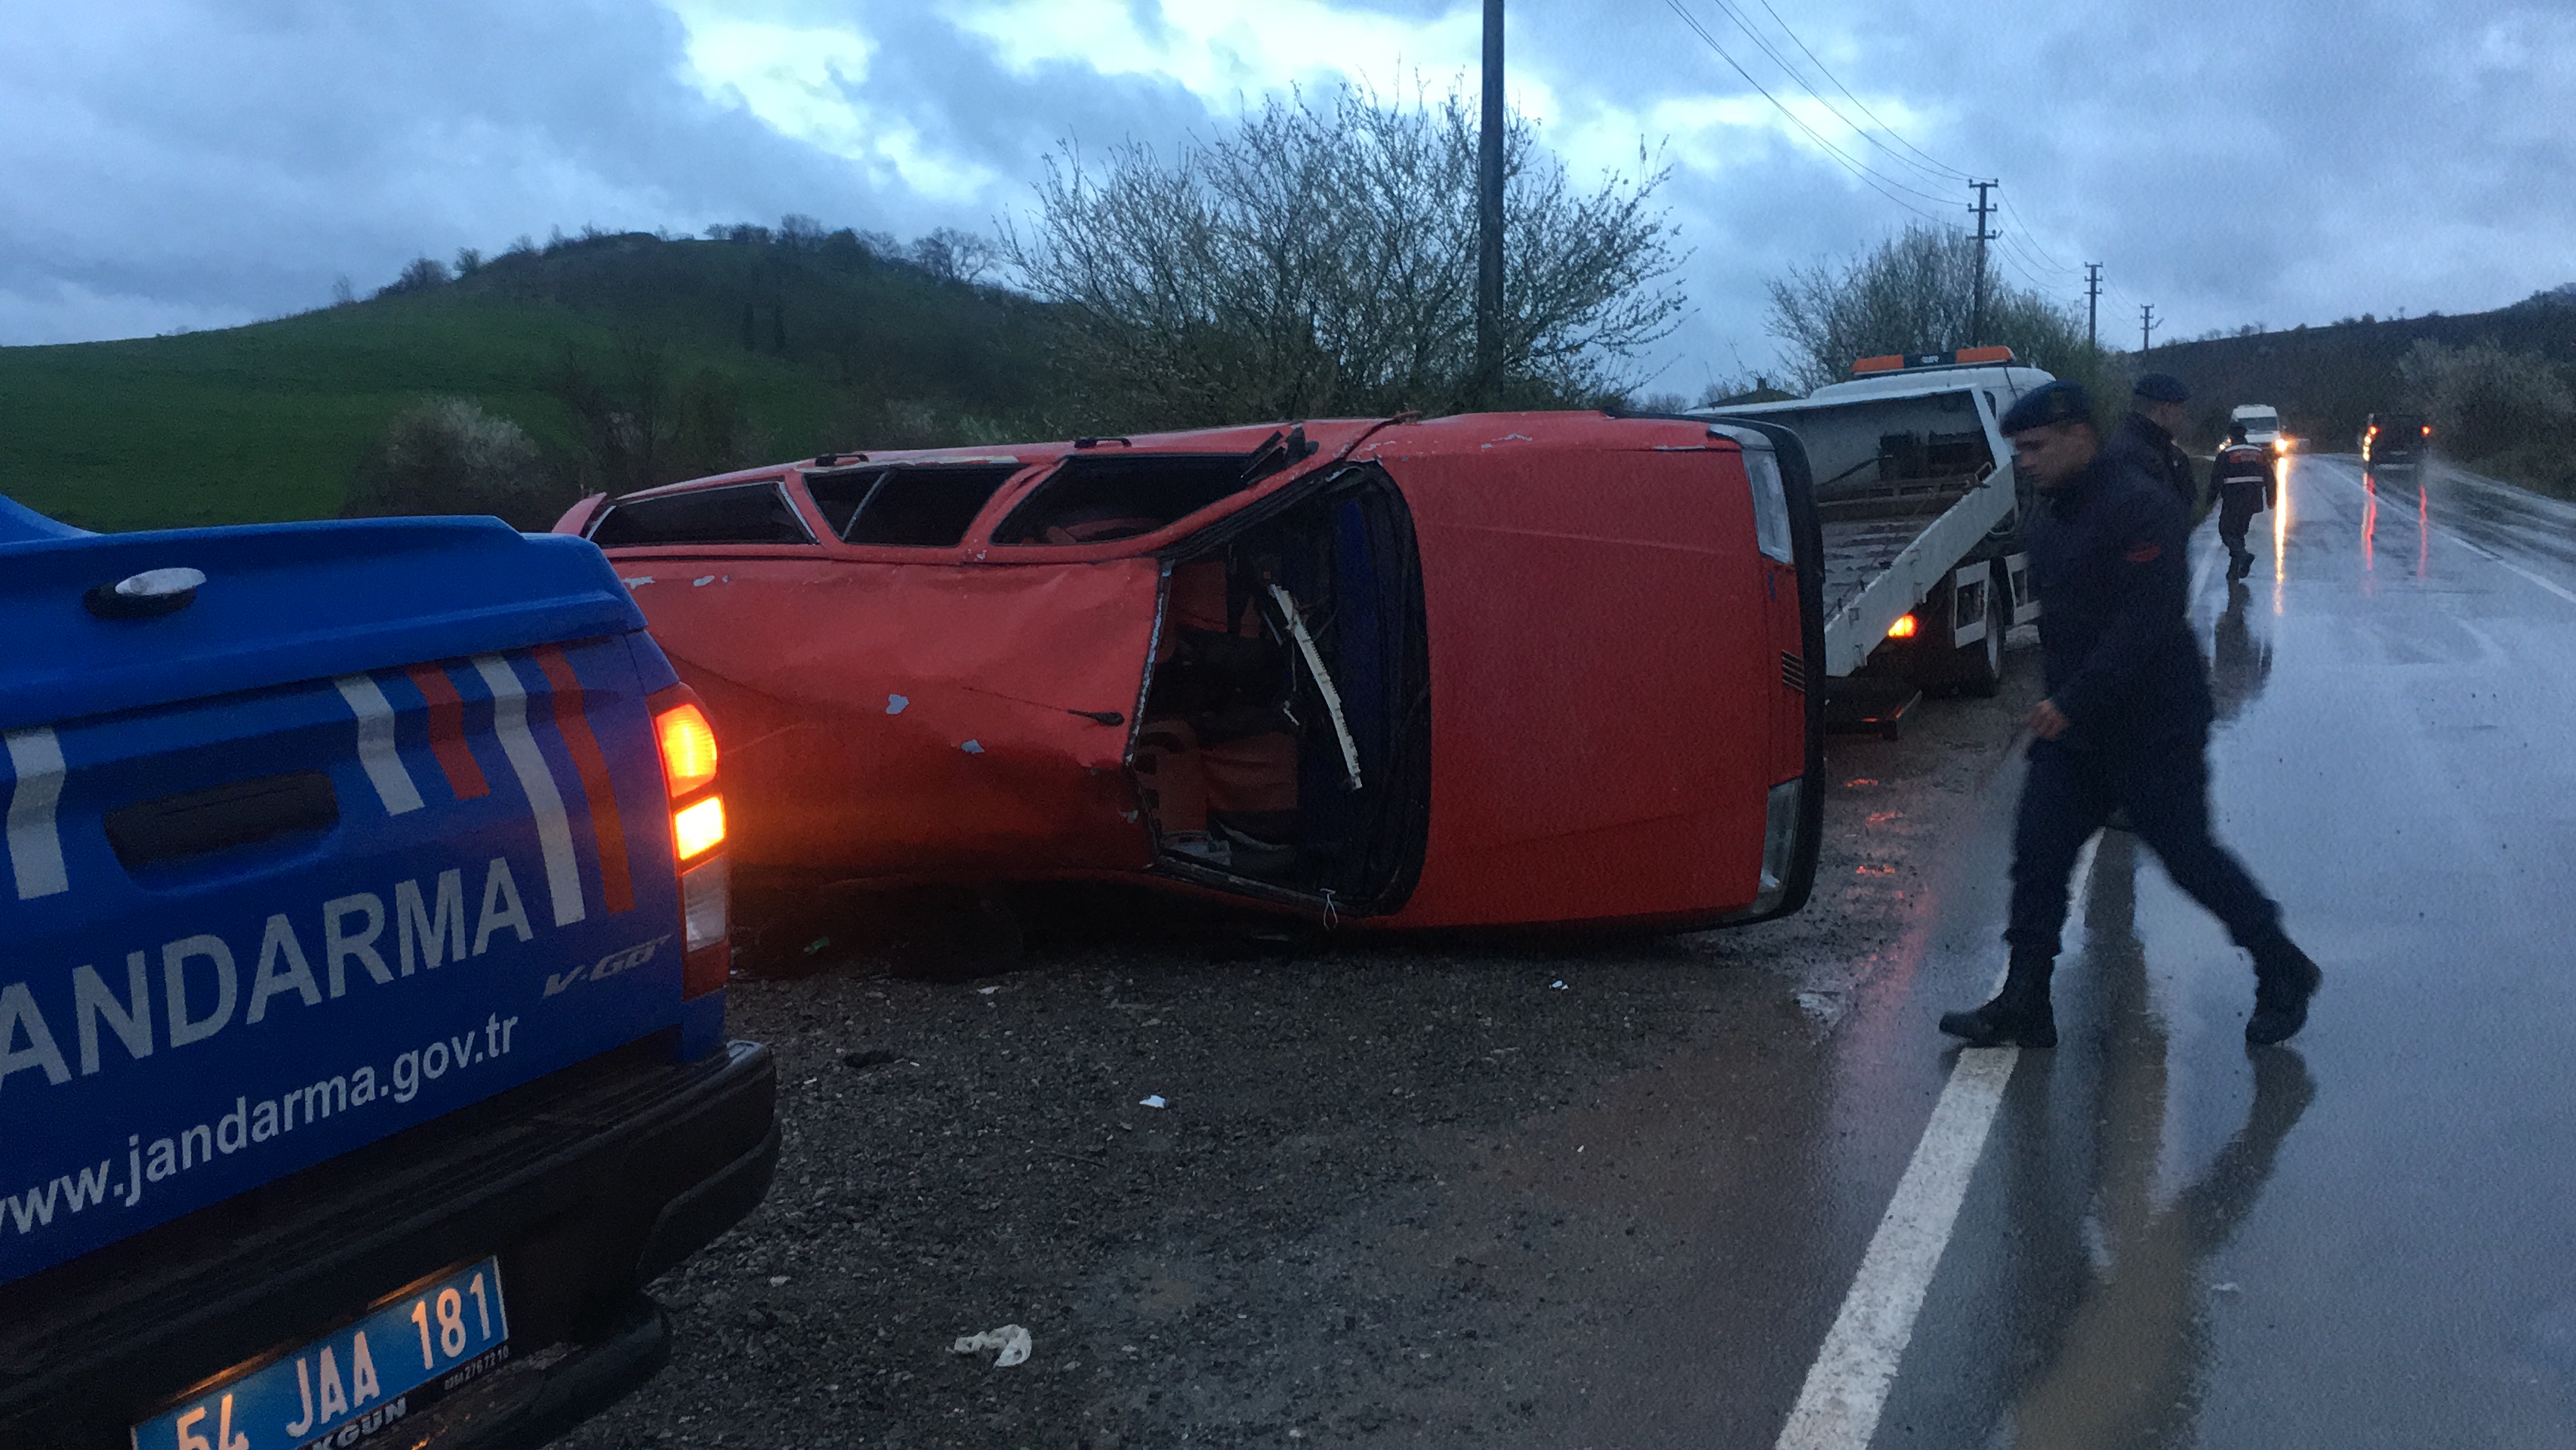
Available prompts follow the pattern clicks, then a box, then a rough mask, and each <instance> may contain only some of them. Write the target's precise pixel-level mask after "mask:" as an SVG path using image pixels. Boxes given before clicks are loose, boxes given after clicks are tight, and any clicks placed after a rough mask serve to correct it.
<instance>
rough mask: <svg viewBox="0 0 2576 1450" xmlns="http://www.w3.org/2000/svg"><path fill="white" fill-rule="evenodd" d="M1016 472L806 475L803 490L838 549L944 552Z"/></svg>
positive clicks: (972, 467) (998, 467)
mask: <svg viewBox="0 0 2576 1450" xmlns="http://www.w3.org/2000/svg"><path fill="white" fill-rule="evenodd" d="M1017 472H1019V465H1018V464H1016V463H1002V464H994V463H981V464H968V465H964V466H950V467H940V466H937V465H922V466H914V467H908V468H858V469H850V470H847V471H845V472H840V473H826V474H811V473H809V474H807V475H806V476H805V490H806V492H808V493H810V494H812V495H813V496H814V507H815V508H817V509H819V510H821V511H822V514H823V520H824V522H826V523H828V524H830V525H831V526H832V532H834V533H836V534H838V535H840V536H841V540H842V542H844V543H850V544H870V545H879V546H887V547H897V548H905V547H908V548H923V549H949V548H955V547H956V546H957V545H958V544H959V543H961V542H963V541H964V540H965V538H966V530H967V528H968V527H969V526H970V525H972V524H973V523H974V522H975V516H976V515H977V514H979V513H982V512H983V511H984V505H985V504H986V503H988V502H990V501H991V500H992V497H993V495H994V493H995V492H996V491H998V490H999V489H1000V488H1001V486H1002V485H1003V484H1005V483H1007V482H1009V481H1010V478H1011V475H1012V474H1014V473H1017Z"/></svg>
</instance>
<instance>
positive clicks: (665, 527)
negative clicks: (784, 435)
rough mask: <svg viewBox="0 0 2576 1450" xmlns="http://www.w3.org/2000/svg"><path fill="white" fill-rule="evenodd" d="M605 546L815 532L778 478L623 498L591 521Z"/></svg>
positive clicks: (785, 540)
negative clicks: (594, 520) (597, 518)
mask: <svg viewBox="0 0 2576 1450" xmlns="http://www.w3.org/2000/svg"><path fill="white" fill-rule="evenodd" d="M590 541H591V542H592V543H594V544H597V545H599V546H600V547H601V548H603V549H620V548H625V549H632V548H646V547H651V546H653V545H656V544H810V543H812V542H814V535H813V534H812V533H811V532H810V531H808V530H807V529H806V527H805V520H804V519H803V518H801V517H799V516H798V515H797V512H796V507H795V505H793V504H791V503H789V502H788V501H787V491H786V489H785V488H784V487H783V486H782V485H781V484H780V483H779V481H778V480H776V479H770V480H767V481H764V482H760V483H736V484H727V485H725V486H724V487H722V488H695V489H690V490H689V491H687V492H685V493H666V494H659V495H656V496H654V497H652V498H638V499H628V500H623V501H620V502H618V503H614V504H611V505H609V507H608V511H607V512H605V513H603V514H601V515H600V516H599V521H598V522H597V523H595V524H593V525H591V529H590Z"/></svg>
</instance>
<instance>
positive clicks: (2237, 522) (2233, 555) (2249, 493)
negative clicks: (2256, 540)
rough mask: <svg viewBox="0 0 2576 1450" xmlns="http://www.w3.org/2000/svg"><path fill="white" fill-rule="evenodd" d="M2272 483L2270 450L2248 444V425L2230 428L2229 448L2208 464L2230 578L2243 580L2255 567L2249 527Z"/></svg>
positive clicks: (2260, 509)
mask: <svg viewBox="0 0 2576 1450" xmlns="http://www.w3.org/2000/svg"><path fill="white" fill-rule="evenodd" d="M2271 483H2272V454H2271V451H2270V450H2268V449H2266V448H2264V447H2262V446H2261V445H2259V444H2254V443H2248V442H2246V441H2245V425H2244V424H2242V423H2230V424H2229V425H2227V446H2226V447H2224V448H2221V449H2219V450H2218V457H2217V458H2215V459H2213V460H2211V462H2210V465H2209V487H2210V490H2211V491H2212V492H2214V493H2216V494H2217V495H2218V538H2219V542H2221V543H2223V544H2225V545H2226V546H2227V578H2228V581H2229V582H2230V583H2233V582H2235V581H2236V580H2239V579H2242V578H2244V577H2245V576H2246V575H2247V574H2248V573H2250V572H2252V570H2253V568H2254V553H2253V551H2252V550H2250V549H2248V548H2246V547H2245V530H2246V527H2247V526H2248V525H2250V524H2252V523H2253V522H2254V516H2255V515H2256V514H2258V513H2261V512H2262V511H2263V505H2264V494H2265V491H2266V490H2267V489H2269V488H2270V486H2271Z"/></svg>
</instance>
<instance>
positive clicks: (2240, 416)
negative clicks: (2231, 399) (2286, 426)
mask: <svg viewBox="0 0 2576 1450" xmlns="http://www.w3.org/2000/svg"><path fill="white" fill-rule="evenodd" d="M2228 416H2229V418H2231V419H2233V420H2234V421H2236V422H2239V423H2242V424H2244V425H2245V441H2246V442H2248V443H2253V444H2257V445H2259V446H2261V447H2264V448H2269V449H2271V450H2272V451H2273V452H2275V453H2287V452H2289V451H2290V435H2289V434H2287V433H2284V432H2282V431H2281V414H2280V411H2279V410H2278V409H2276V408H2274V407H2273V406H2272V405H2271V404H2269V403H2245V404H2242V405H2240V406H2239V407H2238V408H2237V409H2236V411H2234V412H2233V413H2230V414H2229V415H2228Z"/></svg>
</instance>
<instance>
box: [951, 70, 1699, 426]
mask: <svg viewBox="0 0 2576 1450" xmlns="http://www.w3.org/2000/svg"><path fill="white" fill-rule="evenodd" d="M1476 149H1477V129H1476V121H1475V119H1474V116H1473V115H1472V113H1471V111H1470V109H1469V108H1468V107H1467V106H1466V105H1465V104H1464V103H1463V102H1462V101H1461V100H1460V99H1459V98H1458V97H1456V96H1451V97H1449V98H1447V99H1446V100H1445V101H1442V102H1440V103H1438V104H1436V105H1435V104H1414V105H1404V104H1399V103H1390V102H1387V101H1383V100H1381V99H1380V98H1378V97H1377V96H1375V95H1373V94H1370V93H1367V92H1361V91H1355V90H1350V89H1343V90H1339V91H1336V92H1335V93H1334V94H1333V95H1332V97H1331V98H1330V100H1328V101H1326V102H1324V103H1322V104H1316V103H1312V102H1309V101H1308V100H1307V99H1306V98H1305V97H1303V96H1297V97H1294V98H1291V99H1288V100H1273V101H1271V102H1270V103H1269V104H1268V105H1266V106H1265V107H1264V108H1263V109H1262V110H1261V111H1260V112H1259V113H1258V114H1256V115H1252V116H1248V117H1246V118H1245V119H1244V121H1243V122H1242V123H1241V124H1240V125H1239V126H1238V127H1236V128H1235V129H1234V130H1233V131H1232V132H1231V133H1229V134H1227V135H1224V136H1222V137H1219V138H1218V139H1216V140H1213V141H1208V142H1201V143H1196V144H1192V145H1189V146H1186V147H1184V148H1183V149H1182V150H1181V151H1180V152H1179V154H1178V155H1177V156H1175V157H1173V158H1172V159H1171V160H1170V161H1168V162H1166V161H1165V160H1164V159H1163V158H1162V157H1160V156H1158V155H1157V154H1156V153H1155V152H1154V151H1153V150H1152V148H1150V147H1147V146H1145V145H1142V144H1140V143H1132V142H1131V143H1129V144H1127V145H1124V146H1121V147H1119V148H1117V149H1116V150H1115V151H1113V152H1112V153H1111V154H1110V156H1109V158H1108V160H1107V162H1106V164H1105V165H1103V166H1100V167H1098V168H1096V169H1095V168H1094V167H1093V166H1091V165H1090V164H1089V163H1087V162H1086V160H1085V158H1084V157H1083V156H1082V154H1081V153H1080V152H1079V151H1078V150H1077V149H1076V148H1075V147H1074V146H1073V145H1072V144H1071V143H1070V142H1067V143H1065V144H1064V145H1063V146H1062V147H1061V148H1060V151H1059V154H1058V155H1057V156H1056V157H1055V158H1053V159H1052V160H1051V161H1050V162H1049V164H1048V170H1047V176H1046V179H1045V180H1044V181H1042V182H1041V183H1039V186H1038V201H1039V211H1038V215H1037V216H1036V217H1035V218H1033V219H1032V221H1031V222H1030V226H1029V230H1027V231H1026V232H1023V231H1021V230H1020V229H1019V228H1018V226H1017V225H1013V224H1006V226H1005V228H1004V230H1003V235H1002V241H1001V253H1002V258H1003V260H1004V261H1005V262H1007V263H1008V264H1009V266H1010V267H1011V268H1012V270H1013V271H1015V272H1016V273H1017V274H1018V277H1019V279H1020V280H1021V282H1022V283H1023V284H1024V285H1026V286H1027V287H1028V288H1029V290H1030V291H1032V292H1034V293H1036V294H1037V295H1038V296H1039V297H1041V298H1043V299H1045V300H1047V301H1050V302H1054V303H1057V304H1059V305H1060V306H1061V307H1062V309H1063V312H1064V315H1065V318H1066V324H1067V325H1066V328H1065V331H1064V334H1063V336H1064V343H1063V357H1062V361H1063V362H1064V364H1065V365H1066V367H1067V371H1068V374H1069V376H1070V378H1071V379H1072V380H1073V381H1074V383H1075V385H1076V386H1077V387H1078V388H1079V389H1080V390H1081V391H1082V392H1083V393H1085V394H1087V395H1088V396H1087V397H1086V402H1087V403H1088V404H1089V405H1090V406H1092V407H1093V408H1094V409H1095V410H1097V411H1098V412H1099V413H1100V414H1101V415H1102V416H1104V417H1105V418H1108V419H1111V420H1115V421H1117V422H1118V423H1120V424H1121V425H1122V426H1124V425H1131V424H1132V425H1146V426H1151V425H1184V424H1205V423H1217V422H1232V421H1238V420H1243V419H1252V418H1300V417H1312V416H1317V415H1328V414H1334V413H1374V412H1391V411H1395V410H1397V409H1402V408H1419V409H1423V410H1426V411H1448V410H1453V409H1457V408H1461V407H1469V406H1476V405H1478V404H1480V403H1490V402H1562V401H1572V400H1577V399H1590V398H1594V397H1598V396H1601V395H1603V394H1605V393H1609V392H1614V391H1619V390H1621V389H1622V385H1623V384H1624V383H1625V382H1626V381H1627V378H1626V376H1625V375H1624V373H1623V372H1622V368H1623V365H1625V364H1627V363H1628V362H1629V361H1630V360H1632V359H1634V358H1635V357H1636V356H1637V354H1638V353H1639V352H1641V351H1642V350H1643V349H1645V348H1646V347H1648V346H1650V345H1651V344H1653V343H1654V342H1656V341H1657V340H1659V339H1661V338H1663V337H1665V336H1667V335H1668V334H1669V333H1670V332H1671V330H1672V328H1673V325H1674V323H1675V321H1676V320H1677V318H1678V317H1679V315H1680V312H1681V309H1682V300H1681V295H1680V291H1679V288H1678V286H1677V285H1676V284H1675V283H1674V282H1673V281H1672V280H1671V279H1672V275H1673V273H1674V272H1675V270H1676V269H1677V268H1678V267H1679V266H1680V263H1681V261H1682V256H1681V254H1680V253H1679V252H1677V251H1676V249H1675V246H1674V242H1673V229H1672V227H1671V226H1670V225H1669V224H1668V223H1667V222H1666V220H1665V219H1664V216H1663V214H1662V213H1661V212H1659V211H1656V210H1654V209H1653V208H1652V207H1651V205H1650V203H1651V200H1652V198H1653V195H1654V192H1655V190H1656V189H1657V187H1659V186H1660V185H1661V184H1662V182H1663V180H1664V177H1665V173H1663V172H1660V171H1658V172H1655V173H1652V174H1649V175H1647V176H1644V177H1642V178H1640V179H1638V180H1634V181H1631V180H1629V179H1627V178H1624V177H1616V176H1614V177H1611V178H1609V179H1608V180H1606V181H1604V182H1603V183H1602V184H1601V185H1600V186H1599V187H1598V188H1597V189H1594V190H1592V191H1590V192H1581V191H1578V190H1577V189H1576V188H1575V187H1574V186H1573V185H1572V183H1570V182H1569V181H1568V179H1567V177H1566V175H1565V171H1564V168H1563V166H1562V165H1561V164H1559V163H1558V162H1557V161H1556V160H1555V158H1553V157H1552V156H1549V155H1548V154H1547V153H1545V152H1544V151H1542V150H1541V149H1540V148H1539V147H1538V146H1537V144H1536V140H1535V137H1534V135H1533V131H1532V128H1531V127H1530V125H1529V123H1528V122H1526V121H1525V120H1522V119H1519V118H1517V117H1515V118H1514V119H1513V121H1512V123H1511V126H1510V130H1509V134H1508V137H1507V141H1506V147H1505V172H1506V182H1505V188H1504V208H1505V215H1506V233H1505V234H1506V236H1507V238H1508V245H1509V253H1508V256H1507V259H1506V264H1505V295H1504V314H1505V315H1504V320H1503V350H1502V359H1501V364H1500V368H1499V371H1498V372H1496V373H1495V374H1492V375H1487V374H1486V373H1483V372H1480V371H1479V368H1478V364H1477V358H1476V326H1475V308H1476V179H1475V178H1476Z"/></svg>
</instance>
